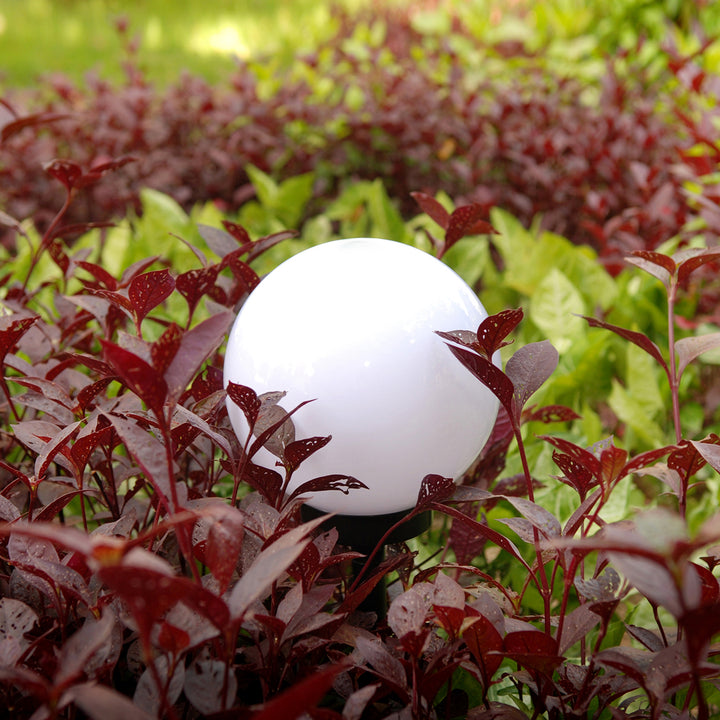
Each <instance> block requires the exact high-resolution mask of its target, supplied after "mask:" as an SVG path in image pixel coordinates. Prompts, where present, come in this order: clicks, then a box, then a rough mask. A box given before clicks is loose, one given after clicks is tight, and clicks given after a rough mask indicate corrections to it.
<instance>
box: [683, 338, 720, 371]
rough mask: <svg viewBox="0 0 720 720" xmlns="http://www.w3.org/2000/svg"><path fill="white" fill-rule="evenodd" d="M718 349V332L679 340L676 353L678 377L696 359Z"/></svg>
mask: <svg viewBox="0 0 720 720" xmlns="http://www.w3.org/2000/svg"><path fill="white" fill-rule="evenodd" d="M717 347H720V333H717V332H714V333H708V334H706V335H698V336H696V337H686V338H681V339H680V340H678V341H677V342H676V343H675V352H676V354H677V357H678V369H677V373H678V377H680V376H681V375H682V374H683V372H684V371H685V368H686V367H687V366H688V365H689V364H690V363H691V362H692V361H693V360H695V358H697V357H699V356H700V355H702V354H703V353H705V352H708V350H714V349H715V348H717Z"/></svg>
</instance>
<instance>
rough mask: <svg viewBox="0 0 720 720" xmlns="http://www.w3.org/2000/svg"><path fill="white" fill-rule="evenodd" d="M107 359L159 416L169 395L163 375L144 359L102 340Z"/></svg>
mask: <svg viewBox="0 0 720 720" xmlns="http://www.w3.org/2000/svg"><path fill="white" fill-rule="evenodd" d="M100 342H101V343H102V346H103V350H104V353H105V359H106V360H107V361H108V362H109V363H110V365H112V367H113V368H114V369H115V372H116V373H117V374H118V376H119V377H120V378H121V379H122V381H123V383H124V384H125V385H126V386H127V387H128V388H129V389H130V390H132V391H133V392H134V393H135V394H136V395H137V396H138V397H139V398H140V399H141V400H142V401H143V402H144V403H145V404H146V405H147V406H148V407H149V408H150V409H151V410H153V411H154V412H155V413H156V414H159V413H160V412H161V410H162V406H163V404H164V403H165V399H166V397H167V393H168V387H167V384H166V382H165V379H164V378H163V376H162V374H161V373H159V372H158V371H157V370H155V368H154V367H152V365H148V364H147V363H146V362H145V361H144V360H143V359H142V358H140V357H138V356H137V355H135V354H133V353H131V352H130V351H129V350H125V348H121V347H120V346H119V345H114V344H113V343H110V342H107V341H106V340H102V339H101V340H100Z"/></svg>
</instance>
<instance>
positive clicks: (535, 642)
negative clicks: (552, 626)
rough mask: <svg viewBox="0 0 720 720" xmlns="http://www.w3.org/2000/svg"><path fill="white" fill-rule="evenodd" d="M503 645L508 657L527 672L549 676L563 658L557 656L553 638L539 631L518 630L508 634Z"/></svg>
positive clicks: (556, 647)
mask: <svg viewBox="0 0 720 720" xmlns="http://www.w3.org/2000/svg"><path fill="white" fill-rule="evenodd" d="M503 645H504V648H505V653H506V655H507V656H508V657H510V658H512V659H513V660H515V661H516V662H518V663H520V664H521V665H522V666H524V667H525V668H527V669H528V670H535V671H537V672H540V673H542V674H543V675H546V676H551V675H552V672H553V670H554V669H555V668H556V667H557V666H558V665H560V663H561V662H562V661H563V659H564V658H562V657H560V656H559V655H558V646H557V641H556V640H555V638H553V637H551V636H550V635H546V634H545V633H544V632H540V631H539V630H518V631H516V632H511V633H508V634H507V635H506V636H505V638H504V640H503Z"/></svg>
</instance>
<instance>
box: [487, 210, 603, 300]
mask: <svg viewBox="0 0 720 720" xmlns="http://www.w3.org/2000/svg"><path fill="white" fill-rule="evenodd" d="M490 219H491V224H492V225H493V227H494V228H495V229H496V230H497V231H498V234H497V235H495V236H493V243H494V244H495V245H496V247H497V248H498V250H499V251H500V254H501V255H502V257H503V260H504V261H505V267H506V270H505V282H506V283H507V284H508V285H509V286H510V287H512V288H514V289H515V290H517V291H518V292H521V293H522V294H524V295H527V296H532V295H533V294H534V293H535V292H536V291H537V289H538V286H539V285H540V284H541V283H542V282H543V280H544V279H545V277H546V276H547V275H548V274H549V273H550V272H551V271H552V270H553V269H557V270H560V271H561V272H562V273H564V275H565V276H566V277H567V278H568V280H570V282H571V283H572V284H573V285H574V286H575V287H576V288H577V289H578V291H579V292H580V294H581V295H582V297H583V298H584V299H585V301H586V303H587V304H588V305H592V306H593V307H594V306H595V305H599V306H600V307H601V308H603V309H606V308H608V307H609V306H610V305H611V304H612V302H613V301H614V299H615V297H616V295H617V288H616V286H615V282H614V281H613V279H612V278H611V277H610V275H608V273H607V272H606V271H605V270H604V269H603V268H602V266H601V265H600V264H599V263H598V262H597V258H596V255H595V253H594V252H593V251H592V250H590V249H589V248H585V247H580V246H577V245H574V244H573V243H571V242H570V241H569V240H567V239H566V238H563V237H561V236H560V235H555V234H554V233H550V232H543V233H541V234H540V235H539V236H537V234H536V233H534V232H532V231H531V230H527V229H526V228H524V227H523V226H522V224H521V223H520V222H519V221H518V220H517V219H516V218H514V217H513V216H512V215H510V213H508V212H505V211H503V210H499V209H497V208H494V209H493V210H492V211H491V214H490Z"/></svg>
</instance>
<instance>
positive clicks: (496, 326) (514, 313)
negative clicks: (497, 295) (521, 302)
mask: <svg viewBox="0 0 720 720" xmlns="http://www.w3.org/2000/svg"><path fill="white" fill-rule="evenodd" d="M522 319H523V311H522V310H521V309H520V308H517V309H514V310H503V311H501V312H499V313H496V314H495V315H490V316H489V317H486V318H485V319H484V320H483V321H482V322H481V323H480V327H478V329H477V337H478V342H479V343H480V345H481V346H482V347H483V349H484V350H485V354H486V355H487V357H488V358H492V356H493V355H494V354H495V351H496V350H499V349H500V348H502V347H505V346H506V345H509V344H510V342H512V341H510V342H506V341H505V338H506V337H507V336H508V335H509V334H510V333H511V332H512V331H513V330H514V329H515V328H516V327H517V326H518V324H519V323H520V321H521V320H522Z"/></svg>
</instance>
